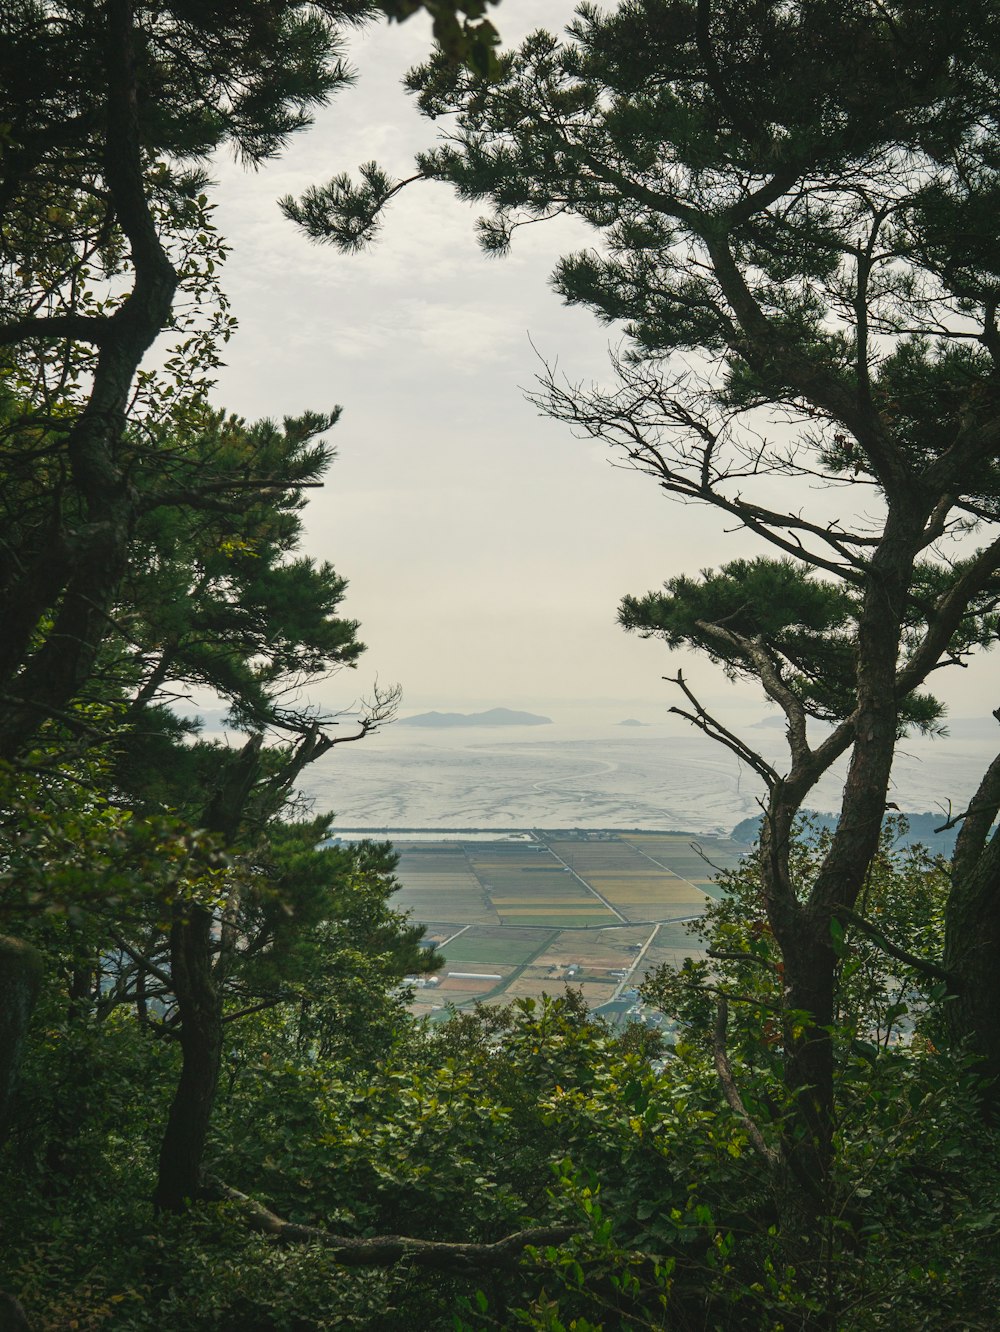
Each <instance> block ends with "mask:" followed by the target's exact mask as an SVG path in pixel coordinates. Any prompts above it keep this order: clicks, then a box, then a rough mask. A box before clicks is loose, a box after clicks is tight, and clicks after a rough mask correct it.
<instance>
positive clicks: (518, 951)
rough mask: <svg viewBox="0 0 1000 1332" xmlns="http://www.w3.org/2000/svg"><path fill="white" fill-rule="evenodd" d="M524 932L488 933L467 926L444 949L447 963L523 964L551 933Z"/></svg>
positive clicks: (455, 965)
mask: <svg viewBox="0 0 1000 1332" xmlns="http://www.w3.org/2000/svg"><path fill="white" fill-rule="evenodd" d="M507 935H509V936H511V937H509V938H508V937H506V936H507ZM524 935H525V932H524V931H521V930H506V931H498V932H497V933H496V934H495V935H492V936H491V935H486V936H484V935H481V934H480V933H479V932H478V931H475V932H474V931H472V930H468V931H467V932H466V933H465V934H460V935H459V936H458V938H457V939H455V940H454V941H453V942H452V943H450V944H449V945H448V946H447V948H446V949H445V950H444V951H445V956H446V958H447V959H448V967H449V968H451V969H457V970H459V971H463V970H464V969H465V964H466V963H470V964H471V963H477V964H478V963H487V962H488V963H494V964H496V965H497V966H511V967H519V966H523V965H524V964H525V963H526V962H528V961H529V960H530V959H531V958H532V957H533V956H534V955H535V953H536V952H537V951H538V949H539V948H540V947H545V946H546V940H547V937H551V936H547V933H546V932H545V931H534V932H533V933H532V934H531V936H529V937H528V938H525V937H524Z"/></svg>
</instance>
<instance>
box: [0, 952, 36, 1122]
mask: <svg viewBox="0 0 1000 1332" xmlns="http://www.w3.org/2000/svg"><path fill="white" fill-rule="evenodd" d="M41 983H42V959H41V956H40V954H39V953H38V952H37V951H36V950H35V949H34V948H32V947H31V945H30V944H26V943H22V942H21V940H19V939H7V938H0V1143H2V1142H3V1141H4V1140H5V1138H6V1137H7V1133H8V1132H9V1120H10V1110H11V1106H12V1103H13V1099H14V1089H15V1087H16V1084H17V1070H18V1065H19V1064H20V1062H21V1054H22V1051H23V1049H24V1042H25V1038H26V1036H27V1032H28V1023H29V1022H30V1020H31V1014H32V1010H33V1009H34V1007H35V1001H36V1000H37V998H38V991H39V989H40V988H41Z"/></svg>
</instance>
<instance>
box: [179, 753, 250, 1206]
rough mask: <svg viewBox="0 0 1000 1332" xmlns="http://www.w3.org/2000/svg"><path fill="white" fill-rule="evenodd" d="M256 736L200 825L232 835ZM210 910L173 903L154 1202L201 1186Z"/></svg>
mask: <svg viewBox="0 0 1000 1332" xmlns="http://www.w3.org/2000/svg"><path fill="white" fill-rule="evenodd" d="M261 743H262V737H261V736H259V735H258V736H254V737H253V738H252V739H250V740H249V741H248V742H247V743H246V745H244V747H243V749H242V750H241V751H240V753H239V754H238V755H236V757H235V759H234V760H233V761H232V762H231V764H230V765H229V767H228V769H227V770H226V771H225V772H224V773H223V775H222V778H221V780H220V783H219V788H218V790H217V791H216V793H215V795H214V796H213V798H212V800H211V801H210V803H209V806H208V809H207V810H206V812H205V820H204V822H205V826H206V827H207V828H209V829H210V830H211V831H212V832H216V833H218V834H219V835H220V836H221V837H223V838H224V839H225V841H226V842H227V843H229V842H232V841H233V840H235V838H236V836H237V833H238V830H239V826H240V823H241V821H242V819H243V815H244V813H245V811H246V806H247V802H248V800H249V797H250V793H251V791H252V789H253V785H254V782H255V780H256V779H257V777H258V775H259V771H260V749H261ZM214 927H215V917H214V914H213V912H212V911H211V910H210V909H209V908H208V907H204V906H201V905H199V904H198V903H197V902H192V901H182V902H177V903H175V905H174V919H173V925H172V926H171V931H170V970H171V977H172V983H173V989H174V997H175V998H176V1000H177V1008H178V1012H179V1015H180V1021H181V1037H180V1042H181V1052H182V1055H183V1063H182V1067H181V1076H180V1080H179V1082H178V1084H177V1090H176V1091H175V1093H174V1099H173V1102H172V1103H171V1106H170V1114H169V1117H168V1119H167V1127H166V1130H165V1132H164V1135H163V1142H162V1144H161V1146H160V1164H159V1174H158V1178H157V1184H156V1191H155V1194H154V1199H153V1200H154V1203H155V1205H156V1206H157V1207H158V1208H161V1209H162V1210H164V1211H169V1212H179V1211H182V1210H183V1209H184V1208H185V1207H186V1206H187V1205H188V1203H190V1202H191V1201H192V1200H193V1199H195V1198H197V1197H198V1196H199V1194H200V1192H201V1187H202V1174H201V1172H202V1163H203V1161H204V1156H205V1144H206V1142H207V1141H208V1131H209V1127H210V1124H211V1119H212V1109H213V1107H214V1105H215V1095H216V1092H217V1090H218V1086H219V1071H220V1069H221V1067H222V1027H223V1022H222V1003H223V995H222V986H221V984H220V983H219V982H218V980H217V978H216V975H215V968H214V963H213V954H214V948H213V940H212V935H213V929H214Z"/></svg>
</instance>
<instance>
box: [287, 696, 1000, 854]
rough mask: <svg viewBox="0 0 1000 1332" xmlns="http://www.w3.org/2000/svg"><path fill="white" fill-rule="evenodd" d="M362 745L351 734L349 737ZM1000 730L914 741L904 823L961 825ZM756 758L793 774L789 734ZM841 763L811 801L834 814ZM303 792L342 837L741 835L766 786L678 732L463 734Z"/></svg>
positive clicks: (404, 750)
mask: <svg viewBox="0 0 1000 1332" xmlns="http://www.w3.org/2000/svg"><path fill="white" fill-rule="evenodd" d="M344 730H345V733H347V734H349V733H350V728H349V725H345V727H344ZM998 735H1000V728H998V727H997V726H996V723H995V722H993V721H992V720H986V721H983V722H982V723H979V722H971V721H970V722H959V723H956V724H955V725H954V727H953V734H952V735H951V736H947V737H943V738H940V739H936V740H931V739H925V738H922V737H918V738H914V739H909V740H905V741H903V742H902V743H901V744H900V747H899V749H898V751H897V755H896V761H895V764H894V766H893V774H892V786H891V789H890V791H889V797H888V798H889V800H891V801H892V802H893V803H894V804H896V805H898V807H899V808H900V809H901V810H903V811H911V812H917V813H920V812H925V811H931V812H941V814H942V821H944V817H946V816H947V813H948V811H949V810H951V811H953V812H955V813H958V812H960V811H961V810H963V809H964V808H965V806H966V804H967V803H968V801H969V799H970V797H971V795H972V794H973V792H974V790H975V787H976V785H977V783H978V781H979V779H980V777H981V776H982V773H983V772H984V771H985V769H986V767H987V766H988V764H989V762H990V760H991V759H992V757H993V755H994V753H995V752H996V747H997V737H998ZM745 736H746V738H748V739H750V740H751V741H752V743H753V745H754V747H755V748H757V749H758V751H760V752H762V753H763V754H764V756H765V757H766V758H767V759H768V760H769V761H771V762H773V763H774V764H775V766H776V767H777V768H778V769H779V771H786V770H787V750H786V747H785V741H784V736H783V734H782V731H781V729H780V728H778V727H774V726H771V727H764V728H761V727H758V728H754V727H750V728H748V730H747V731H746V732H745ZM845 774H846V760H841V762H840V763H839V764H838V765H837V766H836V768H834V769H833V770H832V771H831V772H830V773H829V774H828V775H827V776H826V777H824V779H823V780H822V781H821V782H820V783H819V785H818V786H817V787H816V788H815V790H814V791H813V792H811V793H810V795H809V797H808V800H807V802H806V804H807V806H808V807H809V808H812V809H815V810H819V811H833V810H835V809H836V808H837V807H838V805H839V800H840V794H841V790H842V787H843V783H844V777H845ZM300 785H301V789H302V791H303V793H304V794H305V795H306V796H307V797H308V798H309V799H310V800H311V801H312V802H313V804H314V806H315V809H316V811H317V812H319V813H326V812H330V813H333V814H334V815H335V827H336V828H337V830H344V831H348V830H350V829H355V828H356V829H366V830H373V829H379V830H381V829H384V830H400V829H404V828H428V829H445V828H468V829H473V828H480V829H489V828H504V829H516V828H532V827H535V828H581V829H585V828H591V829H593V828H650V829H664V830H670V829H675V830H678V831H685V832H696V833H722V834H726V833H729V832H730V831H731V830H732V828H733V827H734V826H735V824H737V823H738V822H740V820H742V819H744V818H747V817H748V816H751V815H754V814H757V813H759V811H760V805H759V800H760V799H761V797H762V796H763V794H764V784H763V781H762V780H761V778H760V777H759V776H758V775H757V774H756V773H755V772H754V771H753V769H752V767H750V766H749V765H748V764H747V763H746V762H741V761H740V760H738V759H737V758H736V757H735V756H734V755H733V754H732V753H730V752H729V751H728V750H727V749H725V748H723V747H722V746H720V745H718V744H714V743H713V742H711V741H710V740H708V739H707V738H706V737H704V736H702V735H700V734H697V733H692V732H678V731H677V730H676V729H675V726H674V724H672V723H664V724H655V723H654V724H650V725H646V726H642V727H627V726H620V725H594V726H579V725H577V726H569V725H561V724H558V723H553V724H550V725H545V726H510V727H475V726H470V727H459V728H450V729H442V730H436V729H432V728H419V729H418V728H416V727H408V726H405V725H402V724H397V725H394V726H389V727H386V728H385V729H384V730H382V731H379V732H377V733H375V734H373V735H370V736H368V737H366V738H365V739H364V740H361V741H359V742H358V743H356V744H344V745H338V746H336V747H335V748H334V749H333V750H331V751H330V752H329V753H328V754H327V755H326V756H325V757H324V758H322V759H321V760H319V761H318V762H317V763H315V764H313V765H312V766H311V767H310V768H308V769H306V771H305V772H304V774H303V776H302V779H301V782H300Z"/></svg>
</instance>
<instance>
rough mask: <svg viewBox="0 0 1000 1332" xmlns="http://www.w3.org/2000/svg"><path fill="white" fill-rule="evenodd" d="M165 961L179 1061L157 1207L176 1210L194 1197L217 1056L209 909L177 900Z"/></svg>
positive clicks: (218, 1007)
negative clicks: (177, 1024)
mask: <svg viewBox="0 0 1000 1332" xmlns="http://www.w3.org/2000/svg"><path fill="white" fill-rule="evenodd" d="M170 965H171V971H172V975H173V984H174V994H175V996H176V999H177V1005H178V1008H179V1009H180V1014H181V1037H180V1042H181V1051H182V1054H183V1065H182V1068H181V1076H180V1080H179V1082H178V1084H177V1090H176V1091H175V1093H174V1099H173V1102H172V1104H171V1106H170V1115H169V1118H168V1120H167V1127H166V1131H165V1133H164V1135H163V1142H162V1144H161V1147H160V1168H159V1176H158V1180H157V1185H156V1192H155V1195H154V1202H155V1204H156V1206H157V1207H159V1208H162V1209H163V1210H164V1211H170V1212H179V1211H182V1210H183V1209H184V1207H185V1206H186V1205H187V1204H188V1203H189V1202H191V1201H192V1200H193V1199H195V1198H197V1197H198V1194H199V1192H200V1190H201V1168H202V1161H203V1159H204V1155H205V1143H206V1141H207V1139H208V1130H209V1125H210V1123H211V1117H212V1108H213V1106H214V1104H215V1094H216V1091H217V1089H218V1085H219V1069H220V1067H221V1062H222V996H221V994H220V993H219V990H218V987H217V986H216V984H215V979H214V977H213V974H212V913H211V912H210V911H208V910H207V909H206V908H205V907H201V906H198V905H196V904H195V903H178V904H177V905H176V906H175V908H174V923H173V926H172V928H171V932H170Z"/></svg>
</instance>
